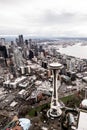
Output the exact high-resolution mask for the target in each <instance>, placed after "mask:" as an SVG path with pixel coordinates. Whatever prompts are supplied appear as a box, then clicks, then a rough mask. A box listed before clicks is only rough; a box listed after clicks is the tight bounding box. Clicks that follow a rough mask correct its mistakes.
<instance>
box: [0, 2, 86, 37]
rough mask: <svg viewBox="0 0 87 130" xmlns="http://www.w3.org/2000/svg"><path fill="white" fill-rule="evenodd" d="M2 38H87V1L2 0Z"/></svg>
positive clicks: (0, 13)
mask: <svg viewBox="0 0 87 130" xmlns="http://www.w3.org/2000/svg"><path fill="white" fill-rule="evenodd" d="M0 34H4V35H16V34H17V35H19V34H24V35H30V36H43V37H60V36H64V37H78V36H81V37H87V0H0Z"/></svg>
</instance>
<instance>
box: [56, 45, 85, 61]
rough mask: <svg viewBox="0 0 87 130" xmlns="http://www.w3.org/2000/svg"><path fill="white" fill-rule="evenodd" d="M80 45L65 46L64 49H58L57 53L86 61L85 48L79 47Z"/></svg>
mask: <svg viewBox="0 0 87 130" xmlns="http://www.w3.org/2000/svg"><path fill="white" fill-rule="evenodd" d="M81 44H82V43H78V44H75V45H73V46H67V47H66V48H63V47H60V48H59V50H58V52H60V53H62V54H66V55H70V56H75V57H78V58H82V59H83V58H85V59H87V46H81Z"/></svg>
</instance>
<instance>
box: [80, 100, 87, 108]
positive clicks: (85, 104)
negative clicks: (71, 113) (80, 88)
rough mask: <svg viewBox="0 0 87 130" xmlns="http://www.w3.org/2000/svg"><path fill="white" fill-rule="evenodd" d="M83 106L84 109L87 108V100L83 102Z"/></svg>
mask: <svg viewBox="0 0 87 130" xmlns="http://www.w3.org/2000/svg"><path fill="white" fill-rule="evenodd" d="M81 106H82V108H87V99H84V100H83V101H82V102H81Z"/></svg>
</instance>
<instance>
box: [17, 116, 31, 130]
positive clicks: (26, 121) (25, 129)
mask: <svg viewBox="0 0 87 130" xmlns="http://www.w3.org/2000/svg"><path fill="white" fill-rule="evenodd" d="M19 122H20V125H21V126H22V127H23V130H28V129H29V128H30V126H31V122H30V120H29V119H26V118H20V119H19Z"/></svg>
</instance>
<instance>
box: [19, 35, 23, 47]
mask: <svg viewBox="0 0 87 130" xmlns="http://www.w3.org/2000/svg"><path fill="white" fill-rule="evenodd" d="M23 44H24V40H23V35H19V46H23Z"/></svg>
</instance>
